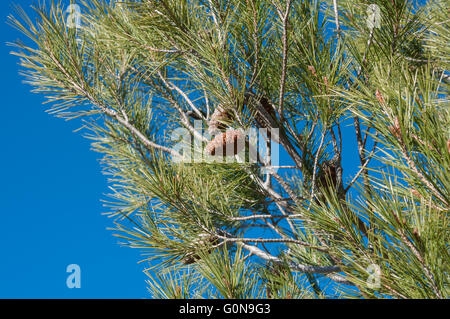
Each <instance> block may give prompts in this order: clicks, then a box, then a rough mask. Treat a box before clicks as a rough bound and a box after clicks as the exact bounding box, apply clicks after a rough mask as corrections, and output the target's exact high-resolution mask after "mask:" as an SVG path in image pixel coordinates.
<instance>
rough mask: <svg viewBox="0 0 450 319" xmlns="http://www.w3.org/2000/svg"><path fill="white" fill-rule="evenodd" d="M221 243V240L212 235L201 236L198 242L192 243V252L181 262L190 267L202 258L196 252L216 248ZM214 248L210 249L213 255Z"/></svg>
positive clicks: (204, 234) (209, 251)
mask: <svg viewBox="0 0 450 319" xmlns="http://www.w3.org/2000/svg"><path fill="white" fill-rule="evenodd" d="M218 243H219V238H217V237H216V236H214V235H211V234H206V233H203V234H200V235H199V236H198V238H197V239H196V240H194V242H193V243H192V251H190V252H188V253H187V254H186V256H185V257H184V258H183V259H182V260H181V262H182V263H184V264H186V265H190V264H193V263H195V262H196V261H197V260H199V259H200V256H199V255H198V254H197V253H196V252H195V251H197V250H199V249H202V248H205V247H208V246H214V245H217V244H218ZM211 251H212V248H209V249H208V253H211Z"/></svg>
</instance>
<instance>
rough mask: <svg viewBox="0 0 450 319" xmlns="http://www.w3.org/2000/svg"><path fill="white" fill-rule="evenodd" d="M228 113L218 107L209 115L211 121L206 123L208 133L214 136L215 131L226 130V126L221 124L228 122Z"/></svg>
mask: <svg viewBox="0 0 450 319" xmlns="http://www.w3.org/2000/svg"><path fill="white" fill-rule="evenodd" d="M228 118H229V113H228V111H226V110H225V109H224V108H223V107H221V106H220V105H219V106H218V107H217V108H216V109H215V110H214V112H213V114H212V115H211V119H210V120H209V122H208V133H209V134H211V135H212V134H214V133H216V132H217V131H222V130H224V129H226V125H225V124H224V123H223V122H224V121H226V120H228Z"/></svg>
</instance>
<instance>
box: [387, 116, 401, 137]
mask: <svg viewBox="0 0 450 319" xmlns="http://www.w3.org/2000/svg"><path fill="white" fill-rule="evenodd" d="M389 131H390V132H391V134H392V135H394V136H395V137H396V138H398V139H400V138H401V137H402V135H401V130H400V122H399V121H398V117H395V119H394V125H393V126H391V127H389Z"/></svg>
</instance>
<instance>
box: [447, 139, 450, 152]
mask: <svg viewBox="0 0 450 319" xmlns="http://www.w3.org/2000/svg"><path fill="white" fill-rule="evenodd" d="M447 151H448V153H449V154H450V139H449V140H447Z"/></svg>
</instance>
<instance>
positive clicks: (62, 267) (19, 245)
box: [0, 0, 149, 298]
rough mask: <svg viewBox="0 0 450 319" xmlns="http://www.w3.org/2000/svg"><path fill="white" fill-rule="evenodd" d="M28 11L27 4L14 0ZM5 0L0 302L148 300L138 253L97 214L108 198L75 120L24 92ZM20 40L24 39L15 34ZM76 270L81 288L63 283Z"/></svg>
mask: <svg viewBox="0 0 450 319" xmlns="http://www.w3.org/2000/svg"><path fill="white" fill-rule="evenodd" d="M14 2H15V3H16V4H19V5H21V6H22V7H23V8H24V9H26V11H27V12H29V13H31V10H30V8H29V5H30V4H32V3H36V2H35V1H30V0H14ZM11 3H12V2H11V1H9V0H2V1H0V20H1V23H0V37H1V41H0V54H1V67H2V68H1V70H2V75H1V77H0V81H1V82H2V83H1V85H0V87H1V90H2V94H1V96H2V100H1V102H0V105H1V124H0V141H1V147H0V167H1V179H0V181H1V183H0V203H1V204H0V298H148V297H149V295H148V294H147V290H146V283H145V279H146V276H145V275H144V274H143V272H142V270H143V268H144V265H142V264H138V261H139V260H141V259H143V257H142V256H141V255H140V254H139V251H138V250H136V249H130V248H128V247H123V246H119V245H118V244H117V242H118V239H117V238H115V237H113V236H112V231H110V230H107V229H106V228H107V227H112V226H113V225H112V220H111V219H110V218H108V217H107V216H105V215H102V214H101V213H102V212H105V211H106V209H105V208H104V207H102V203H101V201H100V199H102V198H105V196H104V194H105V193H107V183H106V178H105V176H103V175H102V174H101V170H100V165H99V163H98V159H99V158H100V157H99V154H97V153H94V152H92V151H90V144H89V141H88V140H86V139H85V138H83V137H82V135H81V134H80V133H73V130H75V129H77V128H79V126H80V122H79V121H69V122H65V121H64V120H61V119H57V118H54V117H52V116H50V115H48V114H47V113H45V109H46V107H47V106H46V105H42V102H43V101H44V98H43V96H42V95H38V94H33V93H30V88H31V87H30V86H29V85H25V84H23V83H22V81H23V77H21V76H20V75H19V74H18V69H19V66H18V65H17V63H18V58H17V57H15V56H12V55H10V54H9V52H10V51H11V50H12V48H11V47H8V46H6V42H12V41H14V40H16V39H18V38H19V37H21V36H20V34H19V33H18V32H17V31H15V30H14V29H13V28H12V27H10V26H9V25H7V24H6V17H7V16H8V14H9V13H11V12H12V7H11ZM21 38H23V37H21ZM69 264H78V265H79V266H80V267H81V288H79V289H77V288H73V289H69V288H67V286H66V278H67V276H68V275H69V273H66V267H67V265H69Z"/></svg>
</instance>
